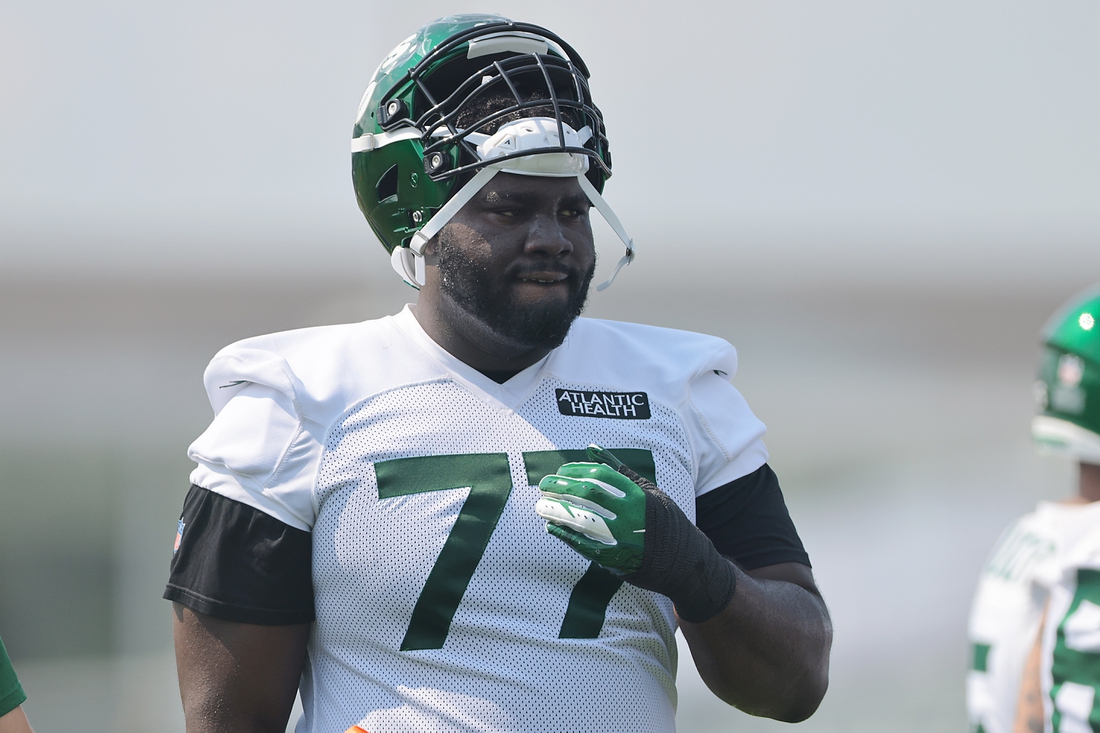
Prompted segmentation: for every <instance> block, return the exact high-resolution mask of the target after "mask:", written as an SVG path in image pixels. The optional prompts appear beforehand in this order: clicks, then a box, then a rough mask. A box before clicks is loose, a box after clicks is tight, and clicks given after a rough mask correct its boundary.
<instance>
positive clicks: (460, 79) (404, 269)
mask: <svg viewBox="0 0 1100 733" xmlns="http://www.w3.org/2000/svg"><path fill="white" fill-rule="evenodd" d="M588 76H589V74H588V68H587V67H586V66H585V64H584V61H583V60H582V59H581V58H580V56H579V55H578V54H577V52H576V51H574V50H573V48H572V47H570V46H569V45H568V44H567V43H565V41H563V40H562V39H561V38H559V37H558V36H556V35H554V34H553V33H551V32H550V31H548V30H546V29H545V28H541V27H539V26H536V25H531V24H528V23H517V22H514V21H511V20H508V19H507V18H503V17H501V16H498V15H454V16H448V17H445V18H440V19H439V20H436V21H434V22H432V23H429V24H428V25H426V26H424V27H423V28H421V29H420V30H418V31H417V32H416V33H414V34H413V35H411V36H409V37H408V38H406V39H405V40H404V41H402V42H401V43H400V44H398V46H397V48H395V49H394V50H393V51H391V52H390V54H389V55H388V56H387V57H386V58H385V59H384V60H383V61H382V64H381V66H379V67H378V70H377V71H376V72H375V73H374V76H373V77H372V78H371V81H370V84H369V85H368V86H367V90H366V92H365V93H364V95H363V100H362V102H360V104H359V111H358V114H357V115H356V120H355V127H354V130H353V132H352V141H351V150H352V181H353V183H354V185H355V196H356V199H357V200H358V203H359V208H360V209H361V210H362V212H363V215H364V216H366V218H367V221H368V222H369V223H370V226H371V229H373V230H374V233H375V234H376V235H378V238H379V239H380V240H382V244H383V246H384V247H385V248H386V251H387V252H389V253H390V255H391V257H390V259H391V263H392V264H393V267H394V269H395V270H396V271H397V272H398V274H399V275H401V276H402V278H404V280H405V281H406V282H407V283H409V284H410V285H412V286H413V287H419V286H420V285H422V284H423V282H424V269H423V268H424V262H423V256H422V255H423V248H424V246H425V245H426V244H427V242H428V240H430V239H431V238H432V237H433V236H434V235H435V234H436V233H437V232H438V231H439V230H440V229H441V228H442V227H443V225H444V224H446V222H447V221H448V220H449V219H450V218H451V217H452V216H453V215H454V214H455V213H456V212H457V211H458V210H459V209H461V208H462V206H463V205H465V203H466V202H467V201H469V200H470V199H471V198H472V197H473V196H474V195H475V194H476V193H477V192H478V191H479V190H481V188H482V187H483V186H484V185H485V184H486V183H488V181H489V180H490V179H491V178H492V177H493V175H495V174H496V173H499V172H507V173H515V174H519V175H529V176H549V177H576V178H577V180H578V182H579V183H580V185H581V188H582V189H583V190H584V191H585V193H586V194H587V196H588V198H589V200H590V201H591V202H592V204H593V206H594V207H595V208H596V209H597V210H598V211H599V212H600V213H601V214H602V215H603V216H604V218H605V219H607V220H608V223H609V224H611V226H612V228H613V229H614V230H615V232H616V233H617V234H618V235H619V237H620V238H621V239H622V240H623V242H624V243H625V244H626V247H627V253H626V255H625V256H624V257H623V259H622V260H621V261H620V263H619V265H618V267H617V268H616V270H615V273H618V270H619V269H620V268H621V267H622V266H623V265H624V264H627V263H629V262H630V261H631V260H632V259H633V256H634V247H633V243H632V242H631V240H630V238H629V237H628V236H627V235H626V233H625V231H623V228H622V225H621V224H620V223H619V221H618V219H617V218H616V217H615V215H614V213H613V212H612V211H611V209H610V207H609V206H608V205H607V203H606V202H605V201H604V199H603V197H602V196H601V192H602V190H603V186H604V182H605V181H606V180H607V179H608V178H609V177H610V176H611V154H610V152H609V150H608V143H607V135H606V132H605V129H604V122H603V115H602V114H601V113H600V111H599V109H598V108H597V107H596V106H595V104H593V102H592V96H591V93H590V91H589V87H588ZM612 278H614V275H612ZM608 284H610V279H609V280H608V282H607V283H604V284H603V285H602V286H600V289H603V288H604V287H606V286H607V285H608Z"/></svg>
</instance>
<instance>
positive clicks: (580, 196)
mask: <svg viewBox="0 0 1100 733" xmlns="http://www.w3.org/2000/svg"><path fill="white" fill-rule="evenodd" d="M352 153H353V158H352V176H353V181H354V184H355V190H356V195H357V198H358V200H359V205H360V208H361V209H362V210H363V213H364V214H365V215H366V217H367V220H368V221H369V222H370V224H371V227H372V228H373V229H374V231H375V233H376V234H377V235H378V236H379V238H380V239H381V240H382V242H383V244H384V245H385V247H386V249H387V250H388V251H389V252H390V258H391V264H392V265H393V267H394V269H396V270H397V272H398V273H399V274H400V275H401V277H403V278H404V279H405V281H406V282H408V283H409V284H410V285H412V286H413V287H415V288H417V289H418V290H419V294H418V297H417V302H416V303H415V304H414V305H412V306H409V307H406V308H405V309H404V310H403V311H402V312H401V313H399V314H397V315H395V316H389V317H386V318H381V319H378V320H374V321H366V322H363V323H357V324H348V325H341V326H325V327H320V328H312V329H303V330H299V331H289V332H283V333H279V334H272V335H269V336H260V337H255V338H251V339H246V340H245V341H242V342H238V343H237V344H233V345H231V346H229V347H227V348H226V349H223V350H222V351H221V352H220V353H219V354H218V355H217V356H216V357H215V358H214V360H213V361H212V362H211V364H210V366H209V367H208V369H207V371H206V374H205V375H204V381H205V383H206V387H207V391H208V396H209V399H210V401H211V404H212V405H213V406H214V408H215V411H216V417H215V419H214V421H213V423H212V424H211V426H210V427H209V429H208V430H207V431H206V432H205V433H203V435H202V436H200V438H199V439H198V440H197V441H195V443H194V444H192V446H191V449H190V451H189V455H190V456H191V458H192V459H193V460H195V462H196V463H197V464H198V467H197V468H196V469H195V471H194V472H193V473H192V475H191V479H192V483H193V486H192V488H191V491H190V492H189V493H188V495H187V498H186V499H185V502H184V511H183V516H182V517H181V519H180V521H179V528H178V534H177V538H178V540H177V548H176V552H175V555H174V557H173V561H172V573H171V578H170V581H169V584H168V588H167V590H166V593H165V596H166V597H167V598H170V599H172V600H173V601H175V602H176V603H175V607H174V610H175V614H176V624H175V639H176V654H177V662H178V668H179V677H180V688H181V692H182V696H183V703H184V711H185V715H186V717H187V726H188V730H189V731H230V730H231V731H240V730H271V731H275V730H281V729H282V726H284V725H285V722H286V718H287V714H288V713H289V711H290V707H291V704H292V702H293V699H294V693H295V691H296V690H297V689H298V688H299V684H300V689H301V694H302V701H303V707H304V709H305V714H304V717H303V718H302V720H301V721H300V722H299V724H298V731H300V732H302V733H305V731H325V732H326V733H328V732H329V731H343V730H366V731H375V732H377V731H395V730H425V731H426V730H432V731H470V730H478V731H501V732H504V731H509V732H514V731H548V732H549V731H554V732H557V731H564V730H570V731H573V730H577V731H579V730H584V731H587V732H589V733H596V732H598V731H605V732H607V733H610V732H612V731H623V730H631V731H637V732H638V733H642V732H643V731H649V732H652V733H659V732H663V731H671V730H672V729H673V728H674V725H675V722H674V713H675V705H676V690H675V674H676V640H675V630H676V628H677V626H679V627H680V628H682V629H683V632H684V637H685V639H686V640H687V643H688V645H689V646H690V648H691V653H692V656H693V658H694V660H695V662H696V666H697V668H698V669H699V671H700V674H701V676H702V678H703V679H704V681H705V682H706V683H707V684H708V686H709V687H710V689H711V690H712V691H713V692H714V693H715V694H717V695H718V696H719V697H720V698H722V699H723V700H725V701H726V702H728V703H730V704H734V705H737V706H738V707H740V708H742V709H744V710H746V711H748V712H750V713H752V714H755V715H765V716H770V717H774V718H779V719H782V720H788V721H794V720H801V719H803V718H805V717H808V716H809V715H810V714H812V713H813V711H814V710H816V708H817V706H818V704H819V702H820V700H821V698H822V696H823V695H824V693H825V688H826V685H827V673H828V656H829V648H830V643H831V626H830V622H829V616H828V612H827V610H826V609H825V606H824V602H823V601H822V599H821V597H820V594H819V593H818V591H817V588H816V585H815V582H814V579H813V575H812V573H811V571H810V567H809V559H808V555H807V554H806V552H805V550H804V549H803V547H802V543H801V540H800V539H799V538H798V534H797V532H796V531H795V528H794V525H793V523H792V522H791V520H790V516H789V514H788V513H787V509H786V506H785V504H784V501H783V497H782V493H781V491H780V489H779V484H778V480H777V479H776V476H775V473H774V472H773V471H772V470H771V468H770V467H768V465H767V463H766V460H767V457H768V455H767V450H766V449H765V447H764V444H763V441H762V437H763V434H764V426H763V424H762V423H761V422H760V421H759V420H757V419H756V417H755V416H754V415H753V414H752V413H751V411H750V410H749V408H748V406H747V404H746V403H745V401H744V399H743V398H742V397H741V395H740V394H739V393H738V391H737V390H736V389H735V388H734V387H733V385H732V384H731V383H730V378H731V377H732V376H733V373H734V372H735V370H736V354H735V352H734V350H733V348H732V347H731V346H730V345H729V344H728V343H727V342H725V341H723V340H721V339H717V338H714V337H711V336H704V335H701V334H695V333H688V332H685V331H673V330H670V329H660V328H654V327H650V326H643V325H638V324H629V323H620V322H612V321H597V320H593V319H586V318H579V317H578V316H579V315H580V312H581V310H582V309H583V306H584V303H585V299H586V297H587V295H588V290H589V284H590V283H591V280H592V277H593V274H594V271H595V265H596V252H595V244H594V239H593V234H592V228H591V223H590V218H589V213H590V210H591V209H593V208H594V209H596V210H597V211H598V212H599V213H600V214H601V215H603V217H604V218H605V219H606V220H607V221H608V223H609V224H610V225H611V227H612V229H614V230H615V233H616V234H617V235H618V237H619V239H621V241H622V242H623V244H624V245H625V253H624V254H623V255H622V256H621V257H619V258H618V262H617V264H616V266H615V268H614V270H613V271H612V272H611V275H610V277H609V278H608V280H607V282H606V283H605V285H603V286H600V287H606V284H609V283H610V280H611V279H612V278H614V276H615V273H616V272H618V270H619V269H620V268H621V267H623V266H624V265H626V264H627V263H629V262H630V261H631V260H632V259H633V256H634V247H633V243H632V242H631V240H630V238H629V237H628V236H627V235H626V233H625V231H624V230H623V228H622V226H621V225H620V224H619V222H618V219H617V218H616V217H615V215H614V213H612V211H611V209H610V207H609V206H608V205H607V204H606V202H605V201H604V200H603V198H602V196H601V194H600V191H601V189H602V188H603V184H604V182H605V180H606V179H607V178H608V177H609V176H610V174H611V157H610V154H609V152H608V143H607V137H606V134H605V131H604V123H603V118H602V115H601V113H600V111H599V110H598V109H597V108H596V106H595V105H594V104H593V102H592V99H591V95H590V92H589V88H588V71H587V68H586V67H585V65H584V62H583V61H582V60H581V59H580V57H579V56H578V55H577V53H576V52H575V51H574V50H573V49H572V48H571V47H570V46H569V45H568V44H567V43H566V42H565V41H563V40H562V39H560V38H558V37H557V36H556V35H554V34H553V33H551V32H550V31H547V30H546V29H544V28H540V27H538V26H533V25H529V24H525V23H516V22H512V21H509V20H507V19H504V18H501V17H499V16H486V15H469V16H456V17H449V18H443V19H441V20H439V21H436V22H435V23H432V24H429V25H428V26H425V27H424V28H422V29H420V30H419V31H418V32H417V33H414V34H413V35H412V36H410V37H409V38H408V39H406V40H405V41H404V42H403V43H401V44H400V45H398V47H397V48H396V49H394V51H393V52H392V53H391V54H390V55H389V56H387V57H386V59H385V60H384V61H383V62H382V65H381V66H380V67H379V69H378V71H377V72H376V74H375V75H374V77H373V79H372V80H371V82H370V84H369V85H368V87H367V91H366V93H365V94H364V96H363V101H362V103H361V105H360V109H359V113H358V116H357V120H356V124H355V128H354V132H353V140H352ZM593 443H599V444H600V445H603V446H606V447H607V448H608V449H610V452H608V451H607V450H604V449H602V448H600V447H598V446H594V445H591V444H593ZM620 460H621V461H622V462H623V463H620ZM624 464H625V465H624ZM632 469H633V470H632ZM696 517H698V520H696ZM696 521H697V522H698V523H697V524H696ZM728 558H732V561H731V560H730V559H728ZM735 563H736V564H735Z"/></svg>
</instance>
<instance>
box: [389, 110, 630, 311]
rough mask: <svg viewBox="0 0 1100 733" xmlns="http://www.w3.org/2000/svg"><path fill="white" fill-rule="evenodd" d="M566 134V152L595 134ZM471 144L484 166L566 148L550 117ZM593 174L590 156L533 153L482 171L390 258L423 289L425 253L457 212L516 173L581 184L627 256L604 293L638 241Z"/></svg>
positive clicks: (475, 139) (521, 122)
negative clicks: (498, 177)
mask: <svg viewBox="0 0 1100 733" xmlns="http://www.w3.org/2000/svg"><path fill="white" fill-rule="evenodd" d="M562 130H563V131H564V132H565V146H566V147H576V148H579V147H582V146H583V145H584V143H586V142H587V141H588V140H589V138H591V137H592V131H591V130H590V129H589V128H588V127H583V128H581V129H580V131H576V130H574V129H573V128H571V127H570V126H569V125H566V124H565V123H562ZM467 139H468V140H469V141H470V142H473V143H477V153H478V155H479V156H481V159H482V160H483V161H489V160H493V159H495V158H500V157H503V156H505V155H512V154H514V153H520V152H522V151H524V150H545V149H546V148H560V147H562V145H561V143H560V142H559V137H558V123H557V122H556V121H555V120H554V119H553V118H550V117H527V118H524V119H522V120H517V121H516V122H512V123H509V124H507V125H504V126H503V127H501V128H500V129H499V130H498V131H497V132H496V134H494V135H492V136H489V135H480V134H477V133H470V134H469V135H467ZM587 171H588V156H587V155H582V154H580V153H545V152H543V153H532V154H531V155H526V156H522V157H517V158H511V159H510V160H503V161H501V162H499V163H490V164H489V165H487V166H485V167H484V168H482V169H481V170H479V171H478V172H477V173H476V174H475V175H474V177H473V178H471V179H470V181H469V183H467V184H466V185H465V186H463V187H462V188H461V189H459V190H458V191H457V192H455V195H454V196H452V197H451V199H450V200H449V201H448V202H447V203H446V204H444V205H443V207H442V208H440V209H439V211H437V212H436V213H435V216H433V217H432V218H431V219H430V220H429V221H428V223H427V224H425V225H424V226H423V228H421V230H420V231H418V232H417V233H416V234H414V235H413V237H412V241H411V242H409V246H408V247H395V248H394V250H393V253H392V254H391V255H390V263H391V264H392V265H393V269H394V270H396V271H397V274H398V275H400V276H401V278H402V279H403V280H404V281H405V282H407V283H408V284H409V285H412V286H413V287H414V288H417V289H419V288H420V286H421V285H423V284H424V282H425V277H424V274H425V273H424V247H425V246H426V245H427V244H428V241H429V240H430V239H431V238H432V237H434V236H435V235H436V234H438V233H439V230H440V229H442V228H443V227H444V226H445V225H446V224H447V222H448V221H450V220H451V217H453V216H454V215H455V214H457V213H458V211H459V210H460V209H461V208H462V207H463V206H465V205H466V204H467V203H469V201H470V199H472V198H473V197H474V196H476V195H477V193H478V191H480V190H481V189H482V188H484V187H485V184H487V183H488V182H489V181H490V180H491V179H492V178H493V176H495V175H496V174H497V173H501V172H504V173H515V174H517V175H521V176H543V177H546V178H576V179H577V183H579V184H580V187H581V190H582V191H584V194H585V196H587V197H588V200H589V201H590V202H591V203H592V206H594V207H595V208H596V211H598V212H600V215H602V216H603V218H604V220H605V221H607V223H608V224H609V225H610V226H611V228H612V229H613V230H614V231H615V234H617V235H618V236H619V239H621V240H622V242H623V244H625V245H626V254H624V255H623V256H622V258H621V259H620V260H619V262H618V263H617V264H616V265H615V269H614V271H612V273H611V277H609V278H607V280H606V281H605V282H603V283H600V284H599V285H597V286H596V290H605V289H606V288H607V287H608V286H609V285H611V283H612V281H613V280H614V279H615V276H616V275H618V274H619V270H621V269H623V267H625V266H626V265H629V264H630V263H631V262H633V261H634V241H633V240H632V239H631V238H630V237H629V236H628V235H627V233H626V230H625V229H623V225H622V223H621V222H620V221H619V217H617V216H615V212H614V211H612V210H611V206H609V205H608V203H607V201H606V200H604V197H603V196H601V195H600V192H599V191H597V190H596V188H595V186H593V185H592V183H591V182H590V181H589V180H588V178H587V177H586V176H585V175H584V174H585V173H586V172H587Z"/></svg>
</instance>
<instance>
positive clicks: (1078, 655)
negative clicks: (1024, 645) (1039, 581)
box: [1040, 503, 1100, 733]
mask: <svg viewBox="0 0 1100 733" xmlns="http://www.w3.org/2000/svg"><path fill="white" fill-rule="evenodd" d="M1090 508H1091V510H1092V511H1090V512H1089V517H1090V520H1089V524H1090V525H1091V526H1089V527H1088V529H1087V531H1086V532H1085V533H1084V534H1083V535H1082V536H1081V538H1080V539H1079V540H1078V541H1077V542H1076V543H1075V544H1074V546H1073V548H1072V550H1070V551H1069V552H1068V553H1067V555H1066V558H1065V562H1062V563H1060V564H1059V565H1058V566H1056V567H1048V568H1044V569H1045V570H1046V571H1047V577H1046V578H1045V580H1046V582H1047V583H1048V585H1049V587H1050V603H1049V606H1048V608H1047V619H1046V623H1045V624H1044V625H1043V645H1042V668H1041V673H1040V674H1041V676H1042V690H1043V708H1044V712H1045V722H1046V730H1047V731H1050V732H1052V733H1092V732H1093V731H1096V730H1100V704H1098V703H1100V700H1098V699H1097V697H1098V694H1097V693H1098V692H1100V505H1098V504H1095V503H1094V504H1092V505H1090Z"/></svg>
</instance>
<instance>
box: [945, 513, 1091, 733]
mask: <svg viewBox="0 0 1100 733" xmlns="http://www.w3.org/2000/svg"><path fill="white" fill-rule="evenodd" d="M1098 539H1100V503H1094V504H1055V503H1051V502H1040V503H1039V505H1038V507H1036V509H1035V511H1034V512H1032V513H1030V514H1026V515H1024V516H1023V517H1021V518H1020V519H1018V520H1016V522H1014V523H1013V524H1012V525H1011V526H1010V527H1009V528H1008V529H1007V530H1005V532H1004V534H1003V535H1002V536H1001V538H1000V540H999V541H998V542H997V545H996V547H995V548H994V549H993V552H992V554H991V555H990V558H989V560H988V561H987V563H986V565H985V567H984V568H983V570H982V574H981V577H980V578H979V581H978V589H977V592H976V593H975V596H974V603H973V606H972V607H971V612H970V625H969V639H970V642H971V648H972V653H973V659H972V665H971V670H970V672H969V673H968V677H967V695H966V701H967V709H968V713H969V717H970V727H971V730H972V731H974V732H975V733H1012V730H1013V725H1014V722H1015V718H1016V707H1017V703H1018V699H1019V693H1020V685H1021V682H1022V675H1023V670H1024V663H1025V662H1026V660H1027V656H1028V653H1029V652H1030V651H1031V648H1032V646H1033V645H1034V643H1035V640H1036V636H1037V634H1039V633H1040V622H1041V621H1042V617H1043V612H1044V609H1045V608H1046V607H1047V603H1048V601H1050V602H1051V606H1050V610H1049V611H1048V618H1047V625H1046V628H1048V629H1054V630H1056V629H1057V627H1058V625H1059V624H1060V623H1062V621H1064V617H1065V613H1066V609H1067V608H1068V605H1069V602H1068V601H1067V602H1066V603H1064V604H1063V603H1062V602H1061V601H1059V603H1055V598H1064V597H1065V596H1066V593H1069V597H1070V598H1071V599H1072V598H1073V597H1074V596H1073V592H1070V591H1067V590H1065V589H1066V588H1068V587H1069V585H1067V579H1069V580H1071V581H1072V584H1073V586H1074V589H1075V590H1076V577H1077V576H1076V573H1077V566H1078V564H1079V562H1080V560H1081V556H1082V555H1081V553H1082V548H1084V547H1087V546H1090V545H1092V544H1093V543H1095V542H1096V541H1097V540H1098ZM1093 602H1096V603H1100V599H1098V598H1094V599H1093ZM1063 605H1065V606H1066V608H1063ZM1086 610H1087V607H1086ZM1096 621H1097V627H1096V628H1097V633H1098V634H1100V615H1098V616H1097V618H1096ZM1051 633H1055V632H1054V631H1052V632H1051ZM1052 648H1053V646H1052ZM1093 661H1094V663H1100V657H1097V658H1095V659H1094V660H1093ZM1049 663H1050V657H1049V655H1047V654H1045V656H1044V664H1046V665H1047V666H1048V667H1049ZM1074 674H1076V672H1075V673H1074ZM1094 674H1095V673H1094ZM1048 678H1049V675H1048ZM1050 689H1051V687H1050V685H1049V684H1045V688H1044V692H1045V693H1047V694H1048V699H1047V700H1046V704H1047V707H1048V716H1047V717H1048V720H1049V718H1050V715H1049V707H1050V699H1049V691H1050ZM1070 689H1071V690H1072V689H1074V688H1073V687H1072V685H1071V688H1070ZM1090 689H1091V688H1090ZM1056 692H1057V691H1056ZM1074 700H1075V701H1078V698H1074ZM1089 703H1090V705H1089V707H1090V709H1091V697H1090V698H1089ZM1077 707H1078V708H1080V707H1081V703H1080V702H1079V701H1078V702H1077ZM1049 730H1050V729H1049V728H1048V731H1049ZM1053 730H1054V733H1058V732H1059V731H1064V733H1078V731H1080V732H1081V733H1087V732H1089V731H1092V730H1100V725H1098V726H1097V728H1095V729H1093V728H1088V727H1085V728H1074V727H1066V726H1065V725H1063V726H1062V727H1061V728H1059V727H1055V728H1054V729H1053Z"/></svg>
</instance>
